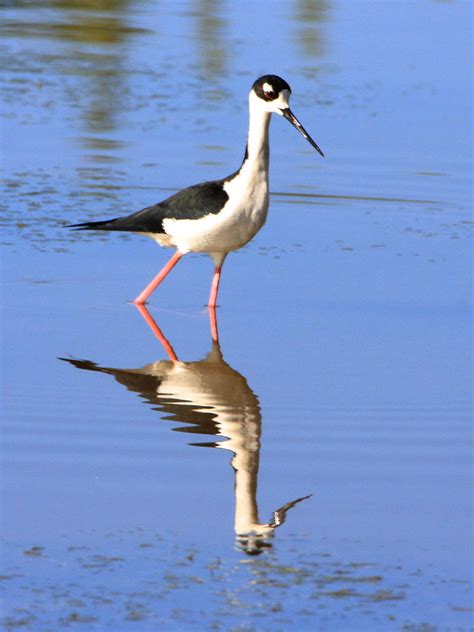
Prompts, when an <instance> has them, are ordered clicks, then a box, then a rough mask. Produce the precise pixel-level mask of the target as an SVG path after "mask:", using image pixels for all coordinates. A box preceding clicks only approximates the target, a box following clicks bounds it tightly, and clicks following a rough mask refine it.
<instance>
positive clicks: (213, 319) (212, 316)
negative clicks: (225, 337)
mask: <svg viewBox="0 0 474 632" xmlns="http://www.w3.org/2000/svg"><path fill="white" fill-rule="evenodd" d="M209 323H210V326H211V336H212V339H213V340H214V342H217V343H219V330H218V329H217V316H216V308H215V307H209Z"/></svg>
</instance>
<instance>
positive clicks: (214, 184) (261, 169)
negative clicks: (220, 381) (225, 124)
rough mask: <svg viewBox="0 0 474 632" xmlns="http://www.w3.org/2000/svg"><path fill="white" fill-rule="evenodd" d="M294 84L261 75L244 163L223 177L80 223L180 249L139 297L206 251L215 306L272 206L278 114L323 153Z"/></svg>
mask: <svg viewBox="0 0 474 632" xmlns="http://www.w3.org/2000/svg"><path fill="white" fill-rule="evenodd" d="M290 94H291V88H290V86H289V85H288V84H287V83H286V81H285V80H284V79H282V78H281V77H278V76H276V75H264V76H263V77H260V78H259V79H257V81H255V83H254V84H253V86H252V89H251V91H250V95H249V132H248V141H247V147H246V150H245V156H244V160H243V162H242V165H241V166H240V169H239V170H238V171H236V172H235V173H233V174H231V175H230V176H228V177H227V178H223V179H222V180H214V181H211V182H203V183H202V184H196V185H194V186H190V187H188V188H186V189H183V190H182V191H179V192H178V193H175V195H172V196H171V197H169V198H167V199H166V200H163V201H162V202H159V203H158V204H155V205H154V206H149V207H147V208H145V209H143V210H141V211H138V212H137V213H133V214H132V215H126V216H125V217H118V218H116V219H112V220H105V221H101V222H85V223H83V224H74V225H73V226H71V227H72V228H76V229H77V230H118V231H129V232H134V233H142V234H145V235H147V236H148V237H151V238H152V239H154V240H155V241H157V242H158V243H159V244H160V245H161V246H174V247H175V248H176V252H175V253H174V255H173V256H172V257H171V259H170V260H169V261H168V263H167V264H166V265H165V266H164V267H163V268H162V270H161V271H160V272H159V273H158V274H157V276H156V277H155V278H154V279H153V281H151V283H150V284H149V285H147V287H146V288H145V289H144V290H143V292H141V293H140V294H139V295H138V296H137V298H136V299H135V301H134V303H137V304H142V303H145V302H146V300H147V299H148V297H149V296H150V294H151V293H152V292H153V291H154V290H155V289H156V288H157V287H158V285H159V284H160V283H161V281H163V279H164V278H165V277H166V276H167V275H168V273H169V272H170V271H171V270H172V268H173V267H174V266H175V265H176V264H177V263H178V261H179V260H180V259H181V257H182V256H183V255H185V254H186V253H188V252H203V253H207V254H208V255H210V256H211V257H212V259H213V261H214V265H215V270H214V276H213V279H212V285H211V293H210V296H209V303H208V305H209V307H215V305H216V302H217V292H218V289H219V281H220V275H221V268H222V264H223V263H224V259H225V258H226V256H227V254H228V253H229V252H231V251H232V250H237V248H241V247H242V246H244V245H245V244H246V243H247V242H249V241H250V240H251V239H252V237H254V236H255V234H256V233H257V232H258V231H259V230H260V229H261V228H262V226H263V225H264V223H265V220H266V218H267V212H268V163H269V146H268V129H269V124H270V117H271V115H272V114H280V115H282V116H284V117H285V118H286V119H287V120H288V121H289V122H290V123H291V124H292V125H293V126H294V127H296V129H297V130H298V131H299V132H300V134H302V135H303V136H304V137H305V138H306V140H307V141H308V142H309V143H311V145H312V146H313V147H314V148H315V149H316V150H317V151H318V152H319V153H320V154H321V156H323V155H324V154H323V152H322V151H321V149H320V148H319V147H318V146H317V144H316V143H315V142H314V140H313V139H312V138H311V136H310V135H309V134H308V132H307V131H306V130H305V129H304V127H303V126H302V125H301V123H300V122H299V121H298V119H297V118H296V116H295V115H294V114H293V112H292V111H291V110H290V107H289V99H290Z"/></svg>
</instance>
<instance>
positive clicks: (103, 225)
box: [66, 217, 123, 230]
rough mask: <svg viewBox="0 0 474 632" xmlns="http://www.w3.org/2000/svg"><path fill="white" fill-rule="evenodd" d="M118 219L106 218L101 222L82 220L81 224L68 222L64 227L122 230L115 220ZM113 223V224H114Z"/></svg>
mask: <svg viewBox="0 0 474 632" xmlns="http://www.w3.org/2000/svg"><path fill="white" fill-rule="evenodd" d="M118 219H120V218H118V217H116V218H115V219H106V220H105V221H101V222H83V223H82V224H68V225H67V226H66V228H73V229H74V230H123V228H121V227H119V226H118V225H117V224H116V222H117V220H118ZM114 224H115V225H114Z"/></svg>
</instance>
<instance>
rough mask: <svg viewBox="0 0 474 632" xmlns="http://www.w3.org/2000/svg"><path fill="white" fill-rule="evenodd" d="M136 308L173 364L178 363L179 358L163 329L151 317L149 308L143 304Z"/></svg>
mask: <svg viewBox="0 0 474 632" xmlns="http://www.w3.org/2000/svg"><path fill="white" fill-rule="evenodd" d="M136 308H137V309H138V311H139V312H140V314H141V315H142V316H143V318H144V319H145V321H146V323H147V325H148V326H149V327H150V329H151V330H152V332H153V333H154V335H155V336H156V337H157V338H158V340H159V341H160V342H161V344H162V345H163V348H164V350H165V351H166V353H167V354H168V358H169V359H170V360H171V361H172V362H178V356H177V355H176V353H175V352H174V349H173V347H172V346H171V345H170V343H169V342H168V340H167V339H166V338H165V335H164V333H163V332H162V331H161V329H160V328H159V327H158V325H157V324H156V322H155V321H154V320H153V317H152V316H151V314H150V312H149V311H148V310H147V308H146V307H145V306H144V305H143V304H142V303H137V304H136Z"/></svg>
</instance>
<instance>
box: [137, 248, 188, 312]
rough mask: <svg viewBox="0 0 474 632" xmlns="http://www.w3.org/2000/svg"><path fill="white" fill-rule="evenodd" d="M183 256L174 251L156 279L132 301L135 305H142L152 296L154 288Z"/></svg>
mask: <svg viewBox="0 0 474 632" xmlns="http://www.w3.org/2000/svg"><path fill="white" fill-rule="evenodd" d="M182 256H183V255H182V254H181V253H180V252H178V251H176V252H175V253H174V255H173V256H172V257H171V259H170V260H169V261H168V263H167V264H166V265H165V266H164V267H163V268H162V269H161V270H160V271H159V272H158V274H157V275H156V277H155V278H154V279H153V281H152V282H151V283H149V284H148V285H147V286H146V288H145V289H144V290H143V292H141V293H140V294H139V295H138V296H137V298H136V299H135V300H134V301H133V302H134V303H135V305H143V303H145V302H146V300H147V298H148V297H149V296H150V294H152V293H153V292H154V291H155V290H156V288H157V287H158V286H159V285H160V283H161V282H162V281H163V279H164V278H165V277H166V276H168V274H169V273H170V272H171V270H172V269H173V268H174V267H175V265H176V264H177V263H178V261H179V260H180V259H181V257H182Z"/></svg>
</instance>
